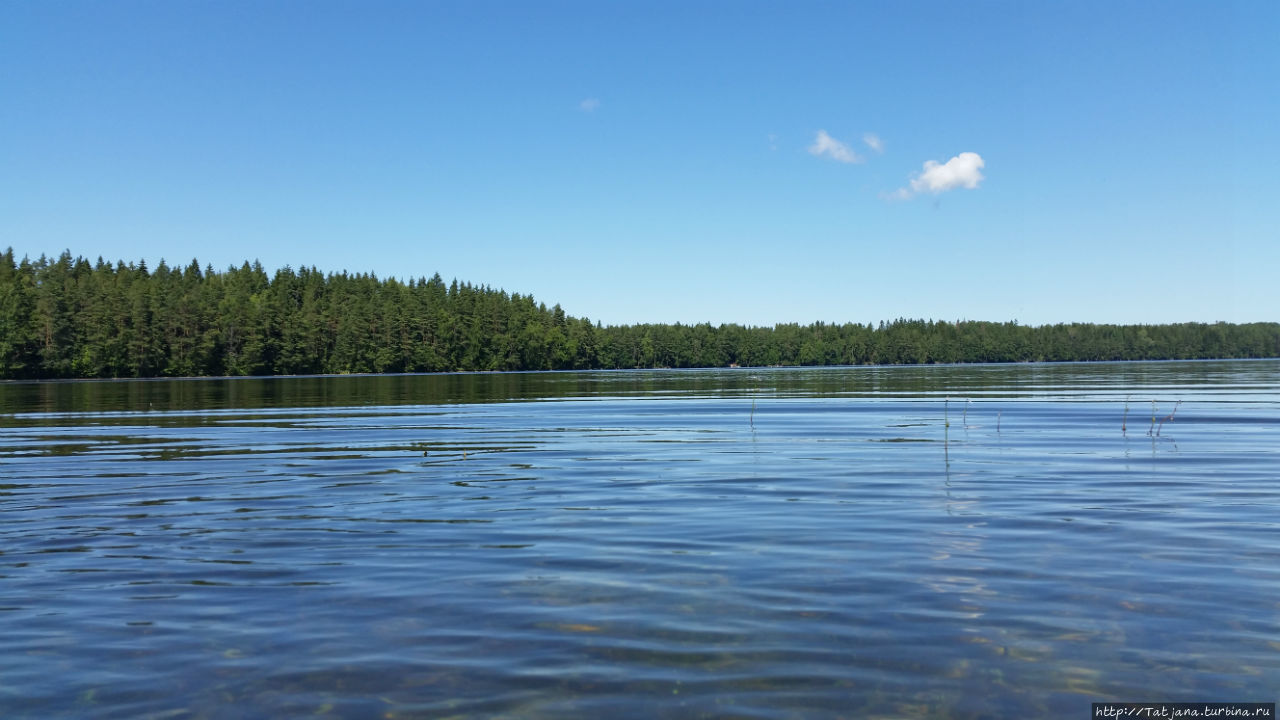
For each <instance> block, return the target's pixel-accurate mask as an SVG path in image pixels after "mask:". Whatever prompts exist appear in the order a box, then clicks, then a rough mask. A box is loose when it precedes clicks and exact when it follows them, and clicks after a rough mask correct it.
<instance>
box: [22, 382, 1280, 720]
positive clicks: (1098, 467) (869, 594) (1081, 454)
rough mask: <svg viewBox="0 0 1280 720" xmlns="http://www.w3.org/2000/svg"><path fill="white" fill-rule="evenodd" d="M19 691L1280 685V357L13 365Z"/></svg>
mask: <svg viewBox="0 0 1280 720" xmlns="http://www.w3.org/2000/svg"><path fill="white" fill-rule="evenodd" d="M0 518H2V519H3V524H0V541H2V542H0V716H4V717H32V718H48V717H94V718H243V717H248V718H275V717H313V716H314V717H325V716H329V717H370V718H371V717H379V718H443V717H454V718H489V717H509V718H563V717H610V718H633V717H634V718H690V717H738V718H793V717H794V718H801V717H803V718H814V717H818V718H822V717H830V718H839V717H847V718H915V717H924V718H1024V717H1025V718H1029V717H1059V718H1082V719H1083V718H1086V717H1088V716H1089V715H1088V714H1089V707H1090V703H1092V702H1102V701H1150V700H1155V701H1196V702H1198V701H1208V700H1216V701H1240V702H1245V701H1249V702H1274V701H1275V700H1276V695H1277V688H1280V361H1241V362H1169V363H1107V364H1081V365H1070V364H1068V365H1034V364H1033V365H993V366H981V365H962V366H929V367H892V368H883V367H857V368H822V369H808V368H791V369H747V368H744V369H718V370H695V371H624V372H583V373H510V374H456V375H400V376H348V377H307V378H255V379H214V380H154V381H152V380H143V381H93V382H89V381H86V382H41V383H3V384H0Z"/></svg>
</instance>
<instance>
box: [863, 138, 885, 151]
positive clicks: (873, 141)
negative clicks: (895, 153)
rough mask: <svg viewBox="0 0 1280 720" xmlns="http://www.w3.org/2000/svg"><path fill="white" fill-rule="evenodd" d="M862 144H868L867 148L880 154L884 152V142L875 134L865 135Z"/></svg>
mask: <svg viewBox="0 0 1280 720" xmlns="http://www.w3.org/2000/svg"><path fill="white" fill-rule="evenodd" d="M862 142H864V143H866V144H867V147H869V148H871V149H872V150H874V151H875V152H878V153H882V152H884V141H883V140H881V139H880V136H879V135H877V134H875V133H867V134H865V135H863V136H862Z"/></svg>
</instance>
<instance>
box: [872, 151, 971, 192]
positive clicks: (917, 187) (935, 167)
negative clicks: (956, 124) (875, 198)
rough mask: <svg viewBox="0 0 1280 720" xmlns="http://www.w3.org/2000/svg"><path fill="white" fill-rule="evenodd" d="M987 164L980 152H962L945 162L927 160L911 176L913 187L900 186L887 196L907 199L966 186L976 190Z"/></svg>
mask: <svg viewBox="0 0 1280 720" xmlns="http://www.w3.org/2000/svg"><path fill="white" fill-rule="evenodd" d="M985 166H986V162H984V161H983V159H982V156H981V155H979V154H978V153H972V152H962V153H960V154H959V155H956V156H955V157H953V158H951V159H950V160H948V161H946V162H945V163H940V162H938V161H937V160H926V161H925V163H924V169H923V170H922V171H921V172H920V174H918V175H916V176H915V177H913V178H911V189H910V190H908V189H907V188H898V189H897V190H895V191H894V192H892V193H889V194H888V195H887V196H886V197H888V198H891V199H894V200H906V199H907V198H909V197H911V196H912V195H918V194H920V193H926V192H927V193H933V194H934V195H937V194H939V193H944V192H947V191H948V190H955V189H956V188H965V189H968V190H976V189H977V187H978V185H979V184H981V183H982V181H983V179H984V178H983V176H982V168H983V167H985Z"/></svg>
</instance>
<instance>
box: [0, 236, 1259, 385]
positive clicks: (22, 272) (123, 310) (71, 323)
mask: <svg viewBox="0 0 1280 720" xmlns="http://www.w3.org/2000/svg"><path fill="white" fill-rule="evenodd" d="M853 311H856V308H849V312H853ZM1256 357H1280V324H1278V323H1253V324H1247V325H1233V324H1226V323H1215V324H1211V325H1207V324H1201V323H1182V324H1175V325H1125V326H1119V325H1094V324H1070V325H1052V326H1042V327H1028V326H1023V325H1019V324H1017V323H1014V322H1006V323H994V322H974V321H959V322H936V321H926V320H905V319H899V320H895V321H892V322H882V323H880V325H879V326H872V325H861V324H857V323H848V324H843V325H835V324H826V323H814V324H812V325H796V324H787V325H778V326H775V327H772V328H769V327H744V326H741V325H720V326H712V325H710V324H701V325H681V324H675V325H629V326H607V327H606V326H602V325H600V324H598V323H596V324H593V323H592V322H591V321H590V320H589V319H587V318H575V317H570V316H568V315H566V314H565V313H564V311H563V310H562V309H561V308H560V306H559V305H556V306H553V307H551V308H547V307H546V305H544V304H542V303H538V302H536V301H535V300H534V298H533V297H531V296H529V295H520V294H518V293H511V294H508V293H506V292H504V291H502V290H494V289H492V288H490V287H487V286H476V285H471V284H468V283H459V282H458V281H456V280H454V281H453V282H450V283H448V284H446V283H445V282H444V281H443V280H442V279H441V278H440V276H439V275H438V274H437V275H435V276H433V277H431V278H421V279H417V280H409V281H407V282H403V281H400V280H397V279H394V278H388V279H379V278H377V277H375V276H374V275H369V274H354V275H353V274H348V273H346V272H342V273H329V274H323V273H321V272H320V271H318V270H317V269H315V268H314V267H311V268H307V267H303V268H300V269H298V270H294V269H292V268H289V267H285V268H283V269H280V270H277V271H276V272H275V274H274V275H268V274H267V272H266V271H265V270H264V269H263V267H262V266H261V265H260V264H259V263H256V262H255V263H253V264H249V263H247V262H246V263H244V264H243V265H241V266H240V267H238V268H237V267H231V268H228V269H227V270H224V271H217V270H214V269H213V268H212V267H205V268H203V269H202V268H201V267H200V264H199V263H198V262H196V261H194V260H193V261H192V262H191V264H189V265H187V266H186V267H183V268H178V267H170V266H169V265H167V264H165V263H164V262H163V261H161V262H160V263H159V264H158V265H157V266H156V267H155V268H148V267H147V265H146V263H145V262H139V263H129V264H127V265H126V264H125V263H124V262H116V263H115V264H114V265H112V264H110V263H107V262H104V261H103V260H102V259H101V258H100V259H99V260H98V261H97V262H96V263H90V262H89V261H88V260H86V259H84V258H80V257H77V258H72V257H71V255H70V253H63V254H62V255H61V256H60V257H58V258H56V259H51V258H47V257H43V256H42V257H41V258H39V259H38V260H35V261H31V260H29V259H27V258H23V259H22V260H21V261H18V260H16V259H15V257H14V253H13V250H12V249H9V250H7V251H6V252H5V253H4V254H3V255H0V378H5V379H19V378H110V377H154V376H200V375H205V376H218V375H285V374H289V375H292V374H316V373H392V372H437V371H456V370H571V369H596V368H651V367H724V366H730V365H742V366H766V365H851V364H855V365H856V364H866V363H876V364H898V363H902V364H909V363H952V362H1020V361H1094V360H1155V359H1189V358H1256Z"/></svg>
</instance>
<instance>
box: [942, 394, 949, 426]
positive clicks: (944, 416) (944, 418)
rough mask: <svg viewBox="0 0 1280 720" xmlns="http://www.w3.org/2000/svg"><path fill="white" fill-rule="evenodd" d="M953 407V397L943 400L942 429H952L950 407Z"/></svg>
mask: <svg viewBox="0 0 1280 720" xmlns="http://www.w3.org/2000/svg"><path fill="white" fill-rule="evenodd" d="M950 405H951V396H950V395H948V396H946V397H944V398H943V399H942V427H944V428H949V427H951V416H950V415H949V414H948V412H949V411H948V407H949V406H950Z"/></svg>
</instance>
